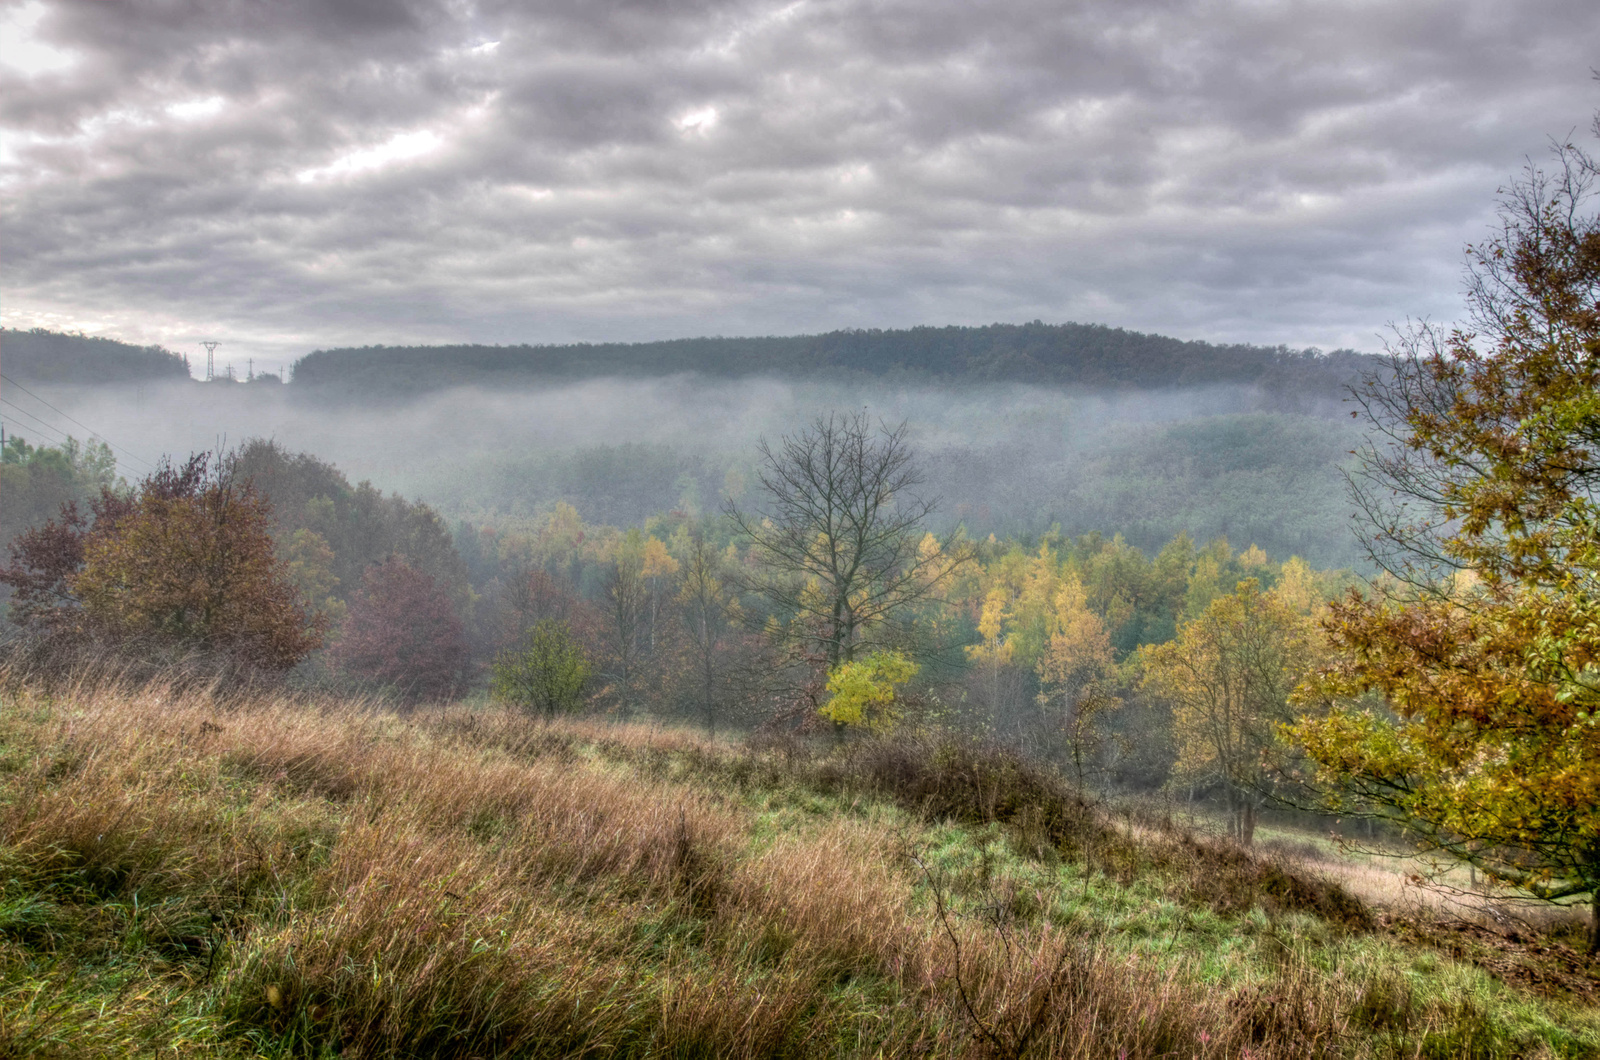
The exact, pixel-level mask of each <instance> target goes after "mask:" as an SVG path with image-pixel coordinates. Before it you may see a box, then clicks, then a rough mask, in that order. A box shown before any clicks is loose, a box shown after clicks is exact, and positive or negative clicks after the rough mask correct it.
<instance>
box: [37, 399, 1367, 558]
mask: <svg viewBox="0 0 1600 1060" xmlns="http://www.w3.org/2000/svg"><path fill="white" fill-rule="evenodd" d="M30 389H33V390H35V391H37V392H38V393H39V394H40V395H41V396H42V397H44V398H45V399H46V400H48V401H50V402H51V403H52V404H55V405H57V406H58V407H59V408H60V409H61V410H62V411H64V412H66V413H68V414H70V415H71V416H73V417H74V418H76V419H77V420H80V421H82V423H83V424H85V425H87V426H90V427H92V428H94V430H95V431H97V432H99V433H100V434H102V435H104V436H105V437H106V438H108V439H109V440H111V441H112V442H114V443H116V444H117V445H118V446H121V447H122V448H124V449H126V450H129V451H131V452H132V453H134V454H136V455H137V456H139V457H140V458H142V459H143V460H144V461H145V462H146V463H153V462H154V461H155V460H156V459H158V458H159V457H160V456H161V455H163V454H170V455H174V456H183V455H187V454H188V453H189V452H191V451H198V450H203V449H213V448H216V447H218V445H219V444H220V445H226V446H233V445H235V444H237V443H239V442H242V441H244V440H245V439H246V438H250V437H257V436H259V437H267V438H274V439H276V440H277V441H278V442H279V443H280V444H282V445H283V446H284V447H286V448H287V449H289V450H291V451H305V452H309V453H312V454H314V455H316V456H317V457H319V458H321V459H323V460H327V461H330V462H332V463H334V464H336V465H338V466H339V467H340V468H341V469H342V470H343V471H344V472H345V473H346V474H347V475H348V476H349V477H350V479H351V480H352V481H359V480H361V479H370V480H371V481H372V482H373V483H374V484H375V485H378V486H380V487H382V488H384V489H386V490H394V491H397V492H400V493H402V494H404V495H406V496H408V497H414V498H419V499H421V500H424V501H427V502H428V503H430V504H432V505H434V506H435V507H437V508H439V509H440V510H441V511H443V512H444V513H446V514H447V515H449V516H451V517H452V518H455V517H467V518H474V519H485V518H495V517H502V516H508V515H523V514H534V513H536V512H538V511H540V510H543V509H547V508H549V507H550V506H551V505H553V504H554V503H555V502H556V501H558V500H566V501H568V502H570V503H572V504H574V505H575V506H576V507H577V508H578V510H579V512H580V513H581V514H582V515H583V516H584V518H586V519H589V520H591V521H597V522H611V523H618V524H627V523H636V522H638V521H641V520H642V519H644V518H646V517H648V516H649V515H651V514H654V513H657V512H661V511H665V510H668V509H671V508H674V507H688V508H692V509H698V510H702V511H705V510H712V509H714V508H715V507H716V505H717V504H718V503H719V501H720V498H721V497H722V496H725V495H729V494H732V495H734V496H739V495H741V494H744V493H746V492H747V491H748V490H749V489H750V487H751V485H752V484H753V483H754V469H755V464H756V459H757V453H756V443H757V440H758V439H759V438H761V437H762V436H765V437H767V438H768V439H769V440H772V441H776V440H777V439H778V438H779V437H780V436H781V435H783V434H786V433H792V432H793V431H795V430H796V429H797V428H799V427H800V426H802V425H803V424H805V423H806V422H808V421H809V420H811V419H813V418H815V417H816V416H818V415H824V414H826V413H827V412H829V411H831V410H841V411H850V410H855V409H865V410H866V411H867V412H868V413H869V414H870V415H871V416H872V417H873V418H874V419H881V420H883V421H885V422H888V423H890V424H896V423H899V422H901V421H905V422H906V423H907V424H908V425H909V428H910V437H911V439H912V442H913V445H914V447H915V449H916V451H917V454H918V457H919V462H920V463H921V465H922V467H923V468H924V470H925V472H926V475H927V479H928V488H929V490H930V491H932V492H934V493H937V494H938V495H939V496H941V498H942V500H943V503H942V506H941V508H942V513H943V517H944V518H945V519H946V520H949V521H952V522H953V521H956V520H960V521H962V522H965V523H966V525H967V526H968V529H969V530H970V531H972V532H973V533H977V534H987V533H989V532H997V533H1000V534H1002V535H1004V534H1007V533H1033V532H1038V531H1042V530H1045V529H1047V528H1049V527H1050V526H1051V524H1053V523H1059V524H1061V526H1062V528H1063V529H1065V530H1066V531H1067V532H1069V533H1080V532H1086V531H1089V530H1095V529H1098V530H1103V531H1105V532H1107V533H1110V532H1115V531H1122V532H1124V533H1126V534H1127V535H1128V537H1129V538H1130V540H1133V541H1135V543H1137V544H1140V545H1141V546H1143V547H1158V546H1159V544H1160V543H1161V541H1163V540H1165V539H1166V538H1167V537H1170V536H1171V534H1172V533H1175V532H1177V531H1178V530H1180V529H1181V530H1187V531H1188V532H1189V533H1191V534H1192V535H1194V536H1197V537H1200V538H1202V539H1203V538H1208V537H1211V536H1214V535H1216V534H1219V533H1221V534H1226V535H1227V536H1228V537H1229V539H1230V540H1231V541H1233V542H1234V543H1235V544H1237V545H1239V546H1243V545H1246V544H1249V543H1251V542H1252V541H1255V542H1256V543H1259V544H1261V545H1262V546H1263V547H1264V548H1267V549H1268V550H1269V551H1273V552H1278V553H1283V554H1287V553H1288V552H1290V551H1296V552H1301V553H1304V554H1307V558H1310V559H1314V560H1316V561H1320V562H1324V563H1333V562H1339V563H1347V562H1351V561H1352V559H1353V556H1354V553H1353V541H1352V540H1351V539H1350V537H1349V532H1348V530H1347V528H1346V526H1345V518H1346V516H1347V514H1348V512H1347V507H1348V506H1347V505H1346V504H1345V502H1344V500H1343V495H1342V489H1341V483H1340V479H1339V476H1338V472H1337V464H1338V463H1339V462H1340V461H1341V460H1342V459H1344V458H1345V455H1346V453H1347V452H1348V450H1349V449H1351V448H1353V437H1352V431H1353V428H1352V427H1350V426H1349V425H1348V421H1347V420H1340V419H1335V418H1316V417H1310V416H1304V415H1289V414H1275V413H1269V412H1263V411H1260V410H1261V398H1260V395H1259V394H1258V393H1257V392H1256V391H1254V390H1252V389H1247V388H1237V387H1211V388H1204V389H1190V390H1171V391H1160V392H1148V391H1147V392H1125V391H1115V392H1082V391H1079V392H1066V391H1062V390H1060V389H1051V388H1044V387H1036V386H1024V385H1015V384H997V385H985V386H964V387H940V386H932V385H908V384H889V383H882V382H876V383H869V384H850V385H847V384H841V383H828V382H812V381H794V380H783V379H773V378H761V379H744V380H727V379H706V378H701V377H695V376H688V375H685V376H674V377H670V378H665V379H657V380H638V379H598V380H585V381H579V382H571V383H566V382H563V383H557V384H552V385H548V386H539V387H529V388H519V389H508V390H503V391H496V390H486V389H480V388H459V389H453V390H449V391H445V392H441V393H438V394H434V395H429V396H425V397H421V398H418V399H415V400H410V401H403V402H400V401H394V400H392V399H391V400H386V401H385V402H383V403H377V402H374V403H372V404H350V403H337V404H335V403H330V402H327V401H325V400H322V399H319V398H318V396H317V395H316V394H315V392H302V391H301V390H300V388H297V387H294V386H276V385H271V384H234V385H229V384H214V385H210V386H203V385H199V384H187V385H186V384H181V383H179V384H172V385H163V386H154V385H147V386H144V387H141V388H137V389H135V388H131V387H118V388H115V389H112V388H103V389H101V388H65V387H45V386H41V385H35V386H32V387H30ZM24 400H27V399H26V398H24ZM30 404H31V402H30ZM52 418H53V417H52ZM26 426H27V425H26V424H25V423H24V422H23V421H21V420H13V421H12V430H13V431H14V432H17V433H23V434H27V433H28V432H27V430H26ZM70 426H71V425H69V427H70ZM72 429H73V431H74V433H76V434H80V435H81V434H83V433H86V432H83V431H81V430H78V429H76V428H72ZM41 437H42V435H41ZM142 470H143V465H137V464H134V463H132V462H131V461H130V462H129V463H127V464H126V465H125V466H124V469H123V473H124V474H125V475H127V476H129V477H130V478H131V477H134V475H135V474H136V473H138V472H141V471H142ZM750 499H753V498H746V500H750Z"/></svg>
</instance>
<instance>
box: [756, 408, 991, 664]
mask: <svg viewBox="0 0 1600 1060" xmlns="http://www.w3.org/2000/svg"><path fill="white" fill-rule="evenodd" d="M760 452H761V468H760V472H759V477H760V485H761V489H762V492H763V493H764V494H765V505H764V507H763V509H762V510H760V511H743V510H741V509H739V508H738V507H737V506H736V505H734V504H733V503H732V502H729V503H728V505H727V506H726V508H725V510H726V512H727V514H728V515H729V517H730V518H732V520H733V521H734V523H735V524H736V526H737V527H738V529H739V530H740V531H741V532H742V533H743V534H744V535H745V536H746V537H747V538H748V539H749V540H750V542H751V543H752V544H753V545H754V552H755V556H756V558H757V559H758V561H759V566H758V567H757V568H756V573H754V574H753V575H748V576H747V577H746V584H745V587H746V588H748V589H750V590H752V591H754V592H758V593H760V594H761V595H763V596H765V597H766V598H767V599H768V600H770V601H772V603H773V604H775V605H776V606H777V608H778V609H779V610H780V611H782V612H784V613H785V614H786V615H787V616H790V617H791V618H792V621H791V622H790V623H789V625H788V627H787V628H788V629H789V630H790V631H791V635H792V637H793V638H794V639H795V640H796V641H798V642H799V643H800V645H801V646H802V647H804V648H806V649H807V650H809V651H810V652H811V653H813V654H814V655H815V657H816V658H817V661H818V662H821V663H824V664H825V665H826V667H827V669H828V670H832V669H834V668H835V667H837V666H838V665H839V664H840V663H841V662H849V661H851V660H853V659H854V658H855V656H856V653H857V651H859V650H860V649H862V648H863V647H874V646H877V645H876V641H877V640H878V639H879V638H880V634H881V630H882V628H883V620H884V619H886V618H888V617H890V616H891V615H892V614H893V613H894V612H895V611H897V610H899V609H901V608H904V607H906V606H907V605H909V604H912V603H915V602H917V601H919V600H922V599H924V598H925V597H927V596H928V595H929V594H930V593H931V592H933V591H934V589H935V588H937V587H938V586H939V585H940V584H941V583H942V582H944V581H945V580H946V579H948V578H949V577H950V575H951V573H952V572H953V571H954V570H955V569H956V568H957V567H958V566H959V564H960V563H961V562H962V560H963V559H964V558H965V554H964V553H958V552H954V551H952V550H951V549H949V548H948V547H940V548H925V547H923V539H924V537H925V535H926V530H925V529H924V524H925V523H926V521H927V519H928V517H929V516H930V515H931V514H932V513H933V512H934V510H935V508H936V507H937V501H936V500H935V499H933V498H929V497H925V496H921V495H919V494H918V493H917V489H918V487H919V486H921V485H922V482H923V479H922V475H921V473H920V472H919V471H918V470H917V468H916V465H915V464H914V463H913V460H912V453H911V447H910V446H909V445H908V444H907V441H906V425H905V424H903V423H902V424H900V425H899V426H897V427H889V426H887V425H884V424H880V425H879V426H878V428H877V429H876V430H874V429H873V427H872V424H871V422H870V421H869V420H868V418H867V416H866V414H865V413H855V414H853V415H839V414H831V415H829V416H826V417H820V418H818V419H817V420H816V421H814V422H813V423H812V424H811V425H810V426H808V427H806V428H805V429H804V430H802V431H800V432H799V433H798V434H795V435H792V436H786V437H784V438H783V439H782V440H781V441H780V442H779V444H778V445H777V446H776V447H773V446H770V445H769V444H768V443H767V442H766V441H765V440H763V441H762V442H761V447H760Z"/></svg>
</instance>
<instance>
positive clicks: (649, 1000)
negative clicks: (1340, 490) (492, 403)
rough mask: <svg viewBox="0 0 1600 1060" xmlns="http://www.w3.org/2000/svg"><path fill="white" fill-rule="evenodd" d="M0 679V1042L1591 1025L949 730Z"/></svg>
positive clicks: (1107, 1042)
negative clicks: (530, 711)
mask: <svg viewBox="0 0 1600 1060" xmlns="http://www.w3.org/2000/svg"><path fill="white" fill-rule="evenodd" d="M5 688H6V690H5V692H4V694H3V701H0V839H3V842H0V859H3V862H4V864H3V866H0V880H3V881H4V883H3V886H4V891H3V893H0V1055H39V1056H51V1055H59V1056H77V1055H94V1054H99V1055H130V1056H131V1055H152V1056H153V1055H157V1054H163V1055H172V1054H174V1053H176V1054H178V1055H184V1056H224V1057H253V1056H263V1057H289V1056H296V1057H334V1056H341V1057H342V1056H351V1057H411V1056H476V1057H490V1056H507V1057H512V1056H517V1057H521V1056H530V1057H531V1056H552V1057H553V1056H574V1055H588V1054H605V1055H624V1056H644V1055H650V1056H656V1055H681V1056H703V1055H728V1056H791V1055H792V1056H856V1055H939V1056H1022V1055H1027V1056H1039V1057H1097V1058H1103V1057H1158V1056H1166V1057H1185V1058H1187V1057H1245V1056H1249V1057H1254V1058H1258V1060H1260V1058H1268V1057H1310V1056H1328V1057H1335V1056H1337V1057H1439V1058H1444V1057H1500V1056H1504V1057H1513V1056H1516V1057H1541V1056H1544V1057H1589V1056H1596V1055H1600V1015H1597V1014H1596V1012H1595V1010H1594V1009H1593V1008H1592V1007H1586V1006H1585V1001H1584V998H1582V997H1580V996H1578V995H1577V994H1573V993H1562V992H1561V991H1550V990H1546V991H1545V992H1544V993H1543V994H1542V995H1536V994H1534V993H1531V992H1528V991H1527V990H1526V989H1525V988H1523V987H1515V986H1512V985H1508V984H1507V983H1506V982H1504V981H1502V980H1500V979H1495V978H1492V977H1491V976H1490V975H1489V974H1487V973H1485V972H1484V971H1483V970H1481V969H1480V968H1478V967H1475V966H1473V965H1471V964H1468V963H1463V962H1458V961H1456V960H1453V959H1451V958H1450V957H1449V956H1448V955H1447V954H1444V953H1442V952H1440V951H1439V950H1437V949H1436V948H1434V947H1430V946H1426V945H1420V944H1418V943H1417V942H1416V941H1415V940H1414V939H1413V940H1412V941H1405V940H1404V939H1403V938H1402V937H1401V936H1400V935H1399V934H1396V933H1394V932H1392V931H1390V930H1389V929H1387V928H1385V927H1384V926H1383V925H1382V923H1381V922H1380V919H1379V918H1378V917H1377V916H1375V915H1374V913H1373V911H1371V910H1369V909H1368V908H1367V907H1366V906H1364V905H1363V904H1362V903H1361V902H1360V901H1358V900H1356V899H1354V898H1352V897H1351V896H1350V895H1349V894H1348V893H1346V892H1345V891H1344V890H1343V889H1341V888H1340V887H1339V886H1338V885H1337V884H1334V883H1331V882H1328V881H1327V880H1324V879H1321V878H1319V877H1318V876H1317V875H1316V874H1315V873H1314V872H1313V871H1312V870H1310V869H1307V868H1305V867H1303V866H1297V865H1294V864H1291V863H1287V862H1277V861H1273V860H1269V859H1265V858H1260V857H1257V856H1253V855H1247V854H1245V853H1242V852H1240V851H1238V850H1235V849H1233V848H1231V847H1228V846H1227V845H1225V844H1221V843H1219V842H1218V841H1216V840H1212V839H1206V838H1202V837H1195V836H1193V835H1191V834H1188V833H1185V832H1183V831H1181V830H1178V829H1174V828H1171V827H1169V826H1167V825H1166V824H1165V823H1164V822H1162V821H1160V820H1158V819H1154V818H1151V819H1135V818H1133V817H1129V816H1119V815H1112V814H1109V813H1107V812H1106V811H1104V810H1100V809H1096V808H1094V807H1090V806H1087V805H1085V804H1083V803H1081V802H1080V801H1079V800H1077V799H1076V798H1075V797H1073V795H1072V794H1071V793H1070V791H1068V790H1067V789H1065V788H1064V787H1062V786H1061V785H1060V784H1059V783H1058V782H1057V781H1055V780H1054V779H1052V778H1051V777H1050V776H1049V775H1047V774H1045V773H1042V772H1039V771H1037V770H1035V769H1034V768H1033V767H1031V766H1030V765H1028V764H1027V763H1025V762H1020V761H1017V760H1015V759H1011V758H1008V757H1006V756H1004V755H1003V754H1000V753H998V752H994V751H989V750H985V749H982V748H977V747H973V746H970V745H962V744H957V743H950V742H940V741H939V740H937V739H934V738H931V737H929V738H920V739H919V738H910V737H903V738H900V739H899V740H896V741H893V742H887V741H885V742H869V743H857V744H851V745H848V746H843V747H832V748H826V749H818V748H813V747H809V746H807V745H805V744H802V743H799V742H790V741H770V742H769V743H767V744H766V745H746V746H739V747H733V746H728V745H718V744H710V743H707V742H704V741H702V740H700V739H698V738H696V737H694V736H690V735H685V734H679V733H670V732H661V731H652V730H649V729H646V728H642V727H638V728H626V727H615V726H601V725H595V724H589V723H580V722H572V723H564V724H557V725H552V726H542V725H540V724H538V723H537V722H532V721H529V720H527V719H525V718H522V717H520V716H516V715H511V714H505V713H500V712H498V711H496V710H491V709H485V708H481V707H480V708H474V707H469V706H465V705H463V706H457V707H452V708H448V709H444V710H440V711H434V712H430V713H419V714H413V715H406V716H396V715H394V714H389V713H383V712H381V711H377V710H368V709H364V708H363V706H362V705H361V704H330V703H293V702H288V701H283V700H274V699H271V698H233V699H219V698H217V697H214V696H211V695H208V694H206V693H203V692H181V691H179V690H176V689H173V688H162V687H145V688H142V689H138V690H120V691H119V690H117V689H115V688H111V687H82V688H76V689H69V690H64V691H63V690H57V691H55V692H48V691H45V690H43V689H41V688H38V687H34V686H31V685H29V684H27V683H25V682H19V681H11V682H8V683H7V684H6V686H5Z"/></svg>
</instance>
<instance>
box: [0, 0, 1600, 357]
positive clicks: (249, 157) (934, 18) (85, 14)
mask: <svg viewBox="0 0 1600 1060" xmlns="http://www.w3.org/2000/svg"><path fill="white" fill-rule="evenodd" d="M0 23H3V33H4V37H3V40H0V122H3V131H4V146H3V151H0V184H3V187H0V198H3V203H4V205H3V215H0V226H3V231H0V236H3V248H0V249H3V257H0V316H3V319H4V322H5V323H6V324H7V325H9V326H24V327H27V326H36V325H44V326H50V327H56V328H63V329H69V330H73V329H82V330H83V331H86V332H89V333H92V334H104V335H109V336H112V337H117V338H124V339H128V340H132V341H140V342H161V343H163V344H165V345H167V346H169V347H171V348H173V349H177V350H181V351H185V352H190V353H194V352H197V346H196V345H195V344H196V342H197V341H198V340H199V339H202V338H217V339H220V340H221V341H222V342H223V343H224V344H225V345H224V347H223V348H222V349H221V350H219V351H218V353H219V357H220V356H221V355H223V354H228V355H231V357H232V358H234V359H236V360H237V361H238V362H239V363H240V364H241V366H242V363H243V359H244V358H245V357H246V356H255V357H256V358H258V367H260V366H261V365H262V364H264V363H267V362H270V361H274V360H284V361H286V360H288V359H291V358H292V357H294V356H296V355H298V354H300V353H304V352H306V351H308V350H310V349H312V348H315V347H319V346H332V345H341V344H348V343H355V344H364V343H370V342H404V343H432V342H446V341H470V342H490V343H494V342H501V343H516V342H564V341H571V340H591V341H599V340H643V339H651V338H665V337H678V336H687V335H704V334H723V335H740V334H793V333H800V332H817V331H828V330H833V329H835V328H842V327H904V326H910V325H914V324H983V323H990V322H994V321H1007V322H1020V321H1026V320H1032V319H1035V318H1042V319H1044V320H1046V321H1050V322H1060V321H1066V320H1077V321H1084V322H1096V323H1107V324H1112V325H1116V326H1121V327H1128V328H1134V329H1138V330H1145V331H1157V332H1162V333H1166V334H1172V335H1177V336H1181V337H1184V338H1199V339H1208V340H1212V341H1252V342H1264V343H1274V344H1275V343H1279V342H1285V343H1289V344H1291V345H1295V346H1304V345H1319V346H1323V347H1325V348H1331V347H1336V346H1354V347H1357V348H1362V349H1374V348H1376V347H1377V346H1378V344H1379V335H1380V333H1381V332H1382V331H1383V329H1384V327H1385V325H1386V324H1388V323H1389V322H1391V321H1397V320H1403V319H1404V318H1406V317H1408V316H1412V317H1415V316H1429V317H1432V318H1435V319H1451V318H1454V317H1455V316H1456V315H1458V312H1459V306H1460V289H1461V261H1462V247H1463V244H1464V243H1466V242H1468V241H1471V240H1474V239H1477V238H1479V237H1480V236H1481V235H1483V233H1484V232H1485V231H1486V229H1487V227H1488V225H1489V224H1490V222H1491V221H1492V219H1493V205H1494V196H1495V190H1496V187H1497V186H1498V185H1500V184H1501V183H1503V182H1504V181H1505V180H1506V179H1507V178H1508V177H1510V176H1512V175H1513V174H1514V173H1515V172H1516V171H1517V169H1518V168H1519V167H1520V166H1521V165H1522V164H1523V162H1524V160H1525V159H1526V158H1527V157H1530V156H1531V157H1533V158H1535V159H1536V160H1537V159H1539V158H1540V157H1542V156H1543V155H1544V154H1545V152H1546V150H1547V148H1548V145H1549V142H1550V138H1551V137H1566V136H1568V135H1569V134H1570V133H1572V132H1573V131H1574V130H1576V133H1577V135H1578V137H1579V140H1580V142H1582V143H1585V144H1591V143H1592V139H1591V137H1590V135H1589V123H1590V121H1591V118H1592V116H1593V114H1594V111H1595V110H1596V109H1597V107H1600V85H1597V84H1596V82H1595V81H1594V80H1593V78H1592V72H1591V68H1592V67H1595V66H1600V4H1597V3H1595V2H1594V0H1516V2H1512V0H1368V2H1354V0H1299V2H1274V0H1194V2H1187V0H1170V2H1159V0H1157V2H1136V0H1096V2H1086V3H1071V2H1063V0H1041V2H1026V0H999V2H984V3H975V2H973V0H900V2H896V0H887V2H867V0H822V2H808V0H798V2H777V3H764V2H726V3H724V2H718V0H633V2H630V0H622V2H611V3H595V2H582V0H566V2H547V3H523V2H517V3H512V2H506V3H497V2H482V3H475V2H473V0H442V2H438V3H428V2H415V3H396V2H390V0H344V2H339V3H327V2H314V0H264V2H259V3H250V2H241V0H235V2H231V3H230V2H221V0H188V2H183V0H169V2H160V3H156V2H150V3H138V2H118V3H104V2H92V3H91V2H82V3H64V2H61V3H39V2H28V3H22V4H15V3H10V4H4V5H3V6H0Z"/></svg>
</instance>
